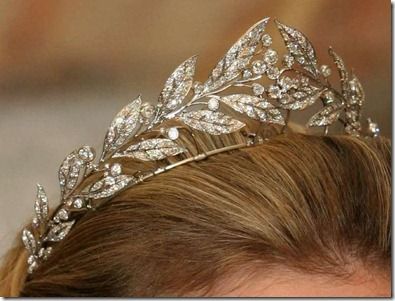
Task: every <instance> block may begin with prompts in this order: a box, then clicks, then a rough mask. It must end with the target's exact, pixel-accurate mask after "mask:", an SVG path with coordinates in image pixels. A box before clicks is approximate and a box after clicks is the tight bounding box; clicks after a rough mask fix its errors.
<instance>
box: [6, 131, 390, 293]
mask: <svg viewBox="0 0 395 301" xmlns="http://www.w3.org/2000/svg"><path fill="white" fill-rule="evenodd" d="M205 139H206V140H204V143H205V144H206V145H209V144H211V143H214V142H213V141H210V139H209V138H205ZM390 181H391V150H390V141H389V140H387V139H385V138H378V139H368V138H355V137H350V136H344V135H339V136H326V137H322V136H313V135H304V134H296V133H288V134H284V135H280V136H277V137H275V138H273V139H270V140H269V141H267V142H266V143H264V144H263V145H260V146H255V147H251V148H245V149H241V150H237V151H232V152H231V153H223V154H219V155H216V156H213V157H210V158H208V159H207V160H204V161H200V162H194V163H191V164H187V165H184V166H180V167H178V168H176V169H174V170H171V171H169V172H167V173H164V174H160V175H158V176H156V177H154V178H152V179H151V180H148V181H147V182H144V183H142V184H139V185H137V186H135V187H133V188H132V189H129V190H126V191H124V192H123V193H121V194H120V195H118V196H117V197H115V198H113V199H112V200H111V201H110V202H108V203H107V204H105V205H104V206H102V207H101V208H100V209H98V210H97V211H96V212H90V213H88V214H86V215H85V216H84V217H83V218H81V219H80V220H79V221H78V223H77V224H76V225H75V226H74V228H73V229H72V231H71V232H70V234H69V235H68V237H67V238H66V239H65V240H64V241H62V242H61V243H59V244H58V245H57V246H55V249H54V252H53V254H52V255H51V256H50V258H49V259H48V261H47V262H45V263H44V264H42V265H41V266H40V267H39V269H38V270H37V271H36V272H35V273H34V274H33V275H32V276H30V277H28V278H26V264H25V261H26V256H27V255H26V252H25V251H23V247H22V246H21V244H20V243H18V246H17V247H15V249H13V250H11V251H10V252H9V255H8V257H7V259H6V261H5V264H4V266H3V268H2V270H1V271H0V281H1V282H0V293H1V295H3V296H177V295H195V296H202V295H205V294H209V293H210V289H212V286H213V285H214V283H215V282H216V280H218V279H220V277H221V276H222V275H224V273H226V272H227V271H229V270H231V269H232V268H234V267H239V266H240V267H242V266H248V264H250V263H254V265H255V266H262V267H264V268H265V269H267V273H270V268H271V267H276V266H286V267H290V268H294V269H298V270H301V271H306V272H309V273H325V274H328V273H331V274H333V275H335V276H345V275H346V274H347V273H350V271H349V270H348V269H347V268H346V267H347V266H348V263H350V261H353V260H358V261H360V262H362V263H363V264H365V265H367V266H373V267H379V268H384V269H385V270H388V269H389V268H390V209H391V208H390V200H391V182H390ZM25 279H26V280H25Z"/></svg>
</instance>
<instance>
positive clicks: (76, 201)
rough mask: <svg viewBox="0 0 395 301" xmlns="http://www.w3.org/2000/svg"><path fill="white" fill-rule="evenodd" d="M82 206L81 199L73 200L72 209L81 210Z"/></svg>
mask: <svg viewBox="0 0 395 301" xmlns="http://www.w3.org/2000/svg"><path fill="white" fill-rule="evenodd" d="M82 205H83V201H82V199H81V198H76V199H75V200H74V202H73V206H74V208H76V209H81V208H82Z"/></svg>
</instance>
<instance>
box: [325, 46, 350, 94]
mask: <svg viewBox="0 0 395 301" xmlns="http://www.w3.org/2000/svg"><path fill="white" fill-rule="evenodd" d="M328 53H329V55H330V56H331V57H332V59H333V61H334V63H335V65H336V68H337V70H338V72H339V77H340V83H341V88H342V94H343V97H345V98H347V90H348V71H347V69H346V66H345V64H344V62H343V59H342V58H341V57H340V56H339V55H338V54H337V53H336V52H335V51H334V50H333V49H332V48H331V47H330V48H329V50H328Z"/></svg>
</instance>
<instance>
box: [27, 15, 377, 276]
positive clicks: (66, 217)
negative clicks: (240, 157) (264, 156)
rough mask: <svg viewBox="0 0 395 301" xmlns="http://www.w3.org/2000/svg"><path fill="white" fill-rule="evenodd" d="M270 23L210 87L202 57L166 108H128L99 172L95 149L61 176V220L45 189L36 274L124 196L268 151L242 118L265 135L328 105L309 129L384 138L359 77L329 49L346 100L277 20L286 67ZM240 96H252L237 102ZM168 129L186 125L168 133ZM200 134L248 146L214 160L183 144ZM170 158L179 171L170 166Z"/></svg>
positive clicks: (182, 73)
mask: <svg viewBox="0 0 395 301" xmlns="http://www.w3.org/2000/svg"><path fill="white" fill-rule="evenodd" d="M268 23H269V18H265V19H263V20H261V21H259V22H258V23H256V24H255V25H254V26H252V27H251V28H250V29H249V30H248V31H247V32H246V33H245V34H244V35H243V36H242V37H241V38H240V39H239V40H238V41H237V42H236V43H235V44H234V45H233V46H232V47H231V48H230V49H229V50H228V52H227V53H226V54H225V56H224V57H223V58H222V59H221V60H220V61H219V62H218V64H217V65H216V66H215V68H214V69H213V70H212V72H211V74H210V76H209V77H208V79H207V80H206V81H205V82H203V83H201V82H197V81H194V74H195V66H196V60H197V57H196V56H193V57H191V58H189V59H187V60H186V61H184V62H183V63H182V64H181V65H180V66H178V67H177V68H176V69H175V70H174V72H173V73H172V74H171V75H170V77H169V78H168V79H167V81H166V83H165V86H164V88H163V90H162V91H161V93H160V95H159V98H158V102H157V103H156V104H152V103H149V102H143V101H142V99H141V97H140V96H139V97H137V98H136V99H135V100H133V101H132V102H131V103H130V104H128V105H127V106H125V107H124V108H123V109H122V110H121V111H120V112H119V113H118V114H117V115H116V116H115V118H114V120H113V121H112V122H111V124H110V127H109V129H108V131H107V133H106V135H105V139H104V145H103V151H102V153H101V156H100V159H99V160H98V162H97V163H95V162H94V159H95V156H96V154H95V150H94V149H93V148H92V147H90V146H82V147H81V148H79V149H77V150H75V151H73V152H72V153H70V154H69V155H68V156H67V157H66V158H65V159H64V161H63V162H62V164H61V166H60V168H59V184H60V197H61V203H60V205H58V207H57V208H55V210H54V211H53V213H52V214H49V207H48V198H47V196H46V193H45V191H44V188H43V187H42V186H41V185H37V198H36V201H35V204H34V211H35V218H34V219H33V221H32V225H31V227H28V228H26V229H24V230H23V231H22V241H23V243H24V245H25V247H26V249H27V251H28V253H29V256H28V272H29V273H32V272H33V271H34V270H36V269H37V268H38V266H39V265H40V263H41V262H43V261H44V260H46V259H47V258H48V256H49V255H50V253H51V251H52V248H53V247H54V246H55V245H56V243H57V242H59V241H62V240H63V239H64V238H65V237H66V236H67V234H68V233H69V231H70V230H71V229H72V227H73V225H74V224H75V222H76V221H77V220H78V218H80V217H81V216H82V215H83V214H84V213H86V212H87V211H89V210H93V209H95V208H97V207H98V206H100V205H101V204H103V203H104V202H105V201H107V200H109V199H110V198H112V197H113V196H114V195H116V194H117V193H119V192H120V191H122V190H125V189H128V188H129V187H131V186H133V185H136V184H138V183H140V182H142V181H145V180H146V179H148V178H150V177H152V176H155V175H157V174H160V173H162V172H165V171H167V170H170V169H172V168H175V167H177V166H180V165H183V164H186V163H188V162H192V161H198V160H202V159H204V158H207V157H209V156H212V155H215V154H218V153H221V152H226V151H230V150H233V149H240V148H244V147H250V146H253V145H257V144H261V143H263V142H264V140H265V139H262V138H263V137H260V136H259V135H258V132H256V131H255V132H254V131H252V130H251V129H249V128H248V126H247V124H246V123H245V122H243V121H242V118H241V117H244V118H246V119H248V120H252V121H255V122H258V123H259V126H270V125H277V126H280V127H283V129H286V127H287V125H288V124H289V120H290V118H289V117H290V112H291V111H300V110H304V109H305V108H307V107H310V106H312V105H313V104H314V103H316V102H317V101H318V100H320V101H321V103H322V108H321V109H320V110H319V111H318V112H317V113H315V114H314V115H313V116H312V117H311V118H310V119H309V121H308V123H307V126H306V128H308V127H323V131H324V135H326V134H327V133H328V129H329V126H330V125H332V124H334V123H335V122H340V123H341V124H342V125H343V126H344V132H345V133H346V134H349V135H353V136H362V137H365V136H370V137H376V136H378V134H379V127H378V125H377V124H376V123H374V122H372V121H371V120H370V119H367V122H366V125H364V124H363V123H362V118H361V107H362V105H363V102H364V98H365V95H364V92H363V89H362V85H361V83H360V81H359V80H358V78H357V77H356V76H355V74H354V73H352V72H351V73H349V72H348V70H347V69H346V67H345V64H344V62H343V60H342V59H341V57H340V56H339V55H337V54H336V53H335V52H334V51H333V49H332V48H329V55H330V57H331V58H332V60H333V62H334V65H335V66H336V69H337V70H338V73H339V77H340V88H341V89H340V91H338V90H336V89H335V88H334V87H332V85H331V83H330V81H329V77H330V75H331V68H330V67H329V66H327V65H321V66H319V65H318V61H317V57H316V54H315V50H314V48H313V46H312V44H311V43H310V41H309V40H308V39H307V38H306V36H305V35H304V34H302V33H301V32H299V31H298V30H296V29H294V28H292V27H289V26H287V25H284V24H282V23H280V22H278V21H276V20H275V25H276V27H277V29H278V30H279V32H280V36H281V37H282V39H283V41H284V43H285V46H286V54H285V55H283V56H281V57H280V56H279V54H278V53H277V51H276V50H274V49H273V48H272V47H271V45H272V37H271V35H269V34H268V33H266V32H265V30H266V26H267V25H268ZM267 83H269V84H267ZM229 88H231V89H229ZM235 89H243V90H242V92H233V91H235ZM230 90H231V91H232V92H230V93H229V91H230ZM245 91H248V92H245ZM226 92H228V93H226ZM168 120H175V121H177V122H179V123H180V124H182V125H181V126H167V125H166V122H165V121H168ZM197 132H203V133H206V134H208V135H214V136H216V135H228V134H231V133H234V132H240V133H241V134H242V136H243V137H244V138H245V139H244V142H242V143H238V144H234V145H227V146H225V147H219V148H216V149H213V150H210V151H199V150H200V149H201V148H199V147H198V141H196V140H195V143H196V145H197V147H195V148H194V149H190V148H188V146H187V145H183V144H182V140H181V139H180V137H181V135H189V136H190V137H191V138H192V139H194V133H197ZM170 157H172V158H173V161H172V162H173V163H171V164H170V163H169V162H168V161H166V160H164V159H166V158H170ZM119 158H122V159H123V160H125V159H126V160H133V161H153V162H156V163H158V164H159V163H162V165H160V164H159V165H156V167H155V168H153V169H152V168H151V169H149V170H136V171H134V172H133V173H130V172H124V171H123V168H122V165H121V164H120V163H119V162H117V159H119ZM109 160H111V162H112V163H109ZM118 161H119V160H118ZM114 162H115V163H114ZM166 162H167V163H168V164H166ZM92 175H96V180H95V181H94V182H93V183H92V184H89V185H88V187H80V186H81V185H79V184H80V183H81V182H82V180H83V179H85V178H87V177H88V176H92Z"/></svg>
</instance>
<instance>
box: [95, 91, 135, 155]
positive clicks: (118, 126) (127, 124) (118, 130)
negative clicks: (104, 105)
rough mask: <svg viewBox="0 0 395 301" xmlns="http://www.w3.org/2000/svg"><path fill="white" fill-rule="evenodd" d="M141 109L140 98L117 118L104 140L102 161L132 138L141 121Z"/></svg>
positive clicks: (126, 107)
mask: <svg viewBox="0 0 395 301" xmlns="http://www.w3.org/2000/svg"><path fill="white" fill-rule="evenodd" d="M140 108H141V98H140V96H139V97H138V98H136V99H135V100H133V101H132V102H131V103H130V104H128V105H126V106H125V107H124V108H123V109H122V110H121V111H120V112H119V113H118V114H117V115H116V116H115V118H114V120H113V121H112V122H111V125H110V127H109V129H108V131H107V134H106V137H105V139H104V147H103V154H102V159H103V158H104V157H105V156H106V155H107V154H108V152H111V151H114V150H116V149H117V148H119V147H120V146H121V145H122V144H123V143H124V142H125V141H126V139H128V138H129V137H130V136H131V134H132V133H133V131H134V129H135V128H136V126H137V123H138V121H139V115H140Z"/></svg>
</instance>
